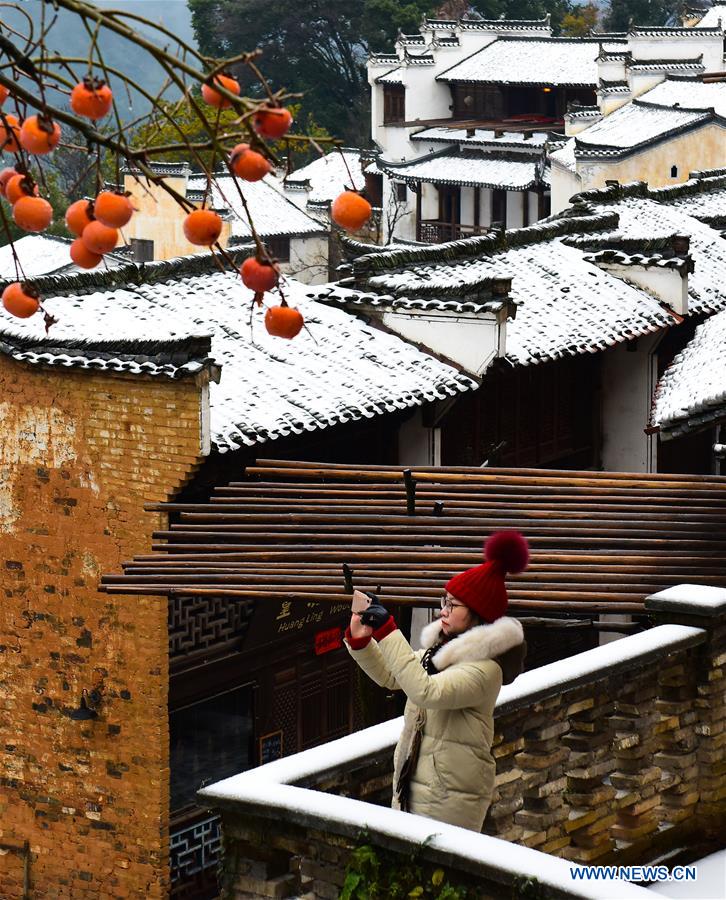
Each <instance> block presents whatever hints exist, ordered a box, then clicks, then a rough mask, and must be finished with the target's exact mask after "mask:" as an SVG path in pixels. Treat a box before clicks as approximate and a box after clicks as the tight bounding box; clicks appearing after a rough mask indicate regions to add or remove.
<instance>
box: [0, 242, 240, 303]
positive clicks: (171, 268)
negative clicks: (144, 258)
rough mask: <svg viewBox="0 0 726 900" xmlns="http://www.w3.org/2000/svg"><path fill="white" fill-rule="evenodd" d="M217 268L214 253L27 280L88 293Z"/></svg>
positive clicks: (46, 288)
mask: <svg viewBox="0 0 726 900" xmlns="http://www.w3.org/2000/svg"><path fill="white" fill-rule="evenodd" d="M226 252H227V254H228V255H229V256H230V258H231V259H232V261H233V262H234V263H237V262H239V263H242V262H243V260H244V259H245V258H246V257H247V256H249V245H248V247H247V248H246V249H234V248H232V249H228V250H227V251H226ZM218 271H219V266H218V262H217V260H216V259H215V258H214V257H213V255H212V254H206V253H199V254H192V255H190V256H177V257H174V258H173V259H161V260H154V261H153V262H146V263H137V262H128V263H125V264H123V265H120V266H117V267H116V268H114V269H106V270H104V271H95V272H72V273H58V274H55V275H43V276H41V277H39V278H28V279H26V280H27V281H29V282H31V283H32V284H33V285H34V286H35V287H37V288H38V290H39V291H40V292H41V293H42V294H48V293H49V292H51V291H53V292H55V293H56V294H62V293H66V292H71V291H79V290H80V292H82V293H86V292H88V291H89V290H90V289H93V288H116V287H121V286H123V285H124V284H133V285H143V284H159V283H161V282H164V281H173V280H175V279H177V278H181V277H183V276H185V275H206V274H210V273H212V272H218ZM10 283H11V282H10V280H8V279H5V280H1V281H0V287H3V286H5V285H7V284H10Z"/></svg>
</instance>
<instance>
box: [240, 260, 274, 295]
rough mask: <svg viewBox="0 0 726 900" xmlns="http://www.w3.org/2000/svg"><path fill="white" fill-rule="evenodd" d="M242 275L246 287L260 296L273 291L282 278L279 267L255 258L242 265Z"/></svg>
mask: <svg viewBox="0 0 726 900" xmlns="http://www.w3.org/2000/svg"><path fill="white" fill-rule="evenodd" d="M240 275H241V276H242V282H243V283H244V285H245V287H248V288H249V289H250V290H251V291H255V293H260V294H261V293H264V292H265V291H271V290H272V289H273V288H274V287H275V285H276V284H277V281H278V279H279V277H280V273H279V271H278V269H277V266H273V265H271V264H270V263H268V262H266V261H265V260H260V259H257V258H256V257H254V256H250V257H249V258H248V259H246V260H245V261H244V262H243V263H242V267H241V269H240Z"/></svg>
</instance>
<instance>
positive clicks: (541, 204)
mask: <svg viewBox="0 0 726 900" xmlns="http://www.w3.org/2000/svg"><path fill="white" fill-rule="evenodd" d="M551 210H552V194H550V193H545V192H544V191H543V192H541V193H540V194H538V195H537V218H538V219H546V218H547V216H548V215H549V214H550V212H551Z"/></svg>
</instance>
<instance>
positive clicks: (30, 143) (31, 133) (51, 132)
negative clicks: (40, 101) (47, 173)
mask: <svg viewBox="0 0 726 900" xmlns="http://www.w3.org/2000/svg"><path fill="white" fill-rule="evenodd" d="M60 139H61V130H60V125H59V124H58V123H57V122H54V121H53V120H52V119H49V118H48V116H44V115H37V116H28V118H27V119H25V121H24V122H23V124H22V125H21V126H20V138H19V140H20V145H21V146H22V147H24V148H25V149H26V150H27V151H28V153H35V154H36V155H37V156H43V155H45V154H46V153H50V152H51V150H55V148H56V147H57V146H58V144H59V143H60Z"/></svg>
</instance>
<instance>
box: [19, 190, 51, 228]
mask: <svg viewBox="0 0 726 900" xmlns="http://www.w3.org/2000/svg"><path fill="white" fill-rule="evenodd" d="M13 220H14V221H15V224H16V225H17V226H18V227H19V228H22V229H23V231H45V229H46V228H47V227H48V226H49V225H50V223H51V222H52V221H53V207H52V206H51V205H50V203H48V201H47V200H44V199H43V198H42V197H20V198H19V199H18V200H17V201H16V202H15V204H14V205H13Z"/></svg>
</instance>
